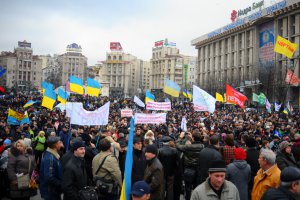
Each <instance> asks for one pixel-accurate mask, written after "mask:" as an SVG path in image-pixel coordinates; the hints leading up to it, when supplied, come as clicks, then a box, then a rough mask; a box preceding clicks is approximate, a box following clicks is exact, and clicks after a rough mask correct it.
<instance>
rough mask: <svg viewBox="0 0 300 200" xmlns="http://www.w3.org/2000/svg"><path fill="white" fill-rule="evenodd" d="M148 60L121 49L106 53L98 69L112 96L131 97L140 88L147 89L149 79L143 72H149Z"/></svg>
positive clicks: (140, 90)
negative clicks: (100, 67) (101, 66)
mask: <svg viewBox="0 0 300 200" xmlns="http://www.w3.org/2000/svg"><path fill="white" fill-rule="evenodd" d="M149 66H150V65H149V62H146V61H142V60H140V59H137V57H136V56H133V55H131V54H128V53H124V52H123V51H111V52H108V53H107V54H106V60H105V61H103V68H102V69H101V70H100V72H101V75H100V77H101V79H102V80H103V82H108V83H109V93H110V96H112V97H132V96H134V95H139V94H140V93H142V90H144V89H149V88H148V86H149V79H148V77H144V76H143V73H144V72H145V73H148V72H149Z"/></svg>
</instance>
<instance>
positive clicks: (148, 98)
mask: <svg viewBox="0 0 300 200" xmlns="http://www.w3.org/2000/svg"><path fill="white" fill-rule="evenodd" d="M154 100H155V96H154V94H152V93H151V92H149V91H148V90H146V96H145V104H147V103H148V102H149V101H154Z"/></svg>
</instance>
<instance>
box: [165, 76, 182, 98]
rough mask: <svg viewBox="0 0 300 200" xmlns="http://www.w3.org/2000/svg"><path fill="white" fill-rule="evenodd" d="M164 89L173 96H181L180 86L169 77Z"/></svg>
mask: <svg viewBox="0 0 300 200" xmlns="http://www.w3.org/2000/svg"><path fill="white" fill-rule="evenodd" d="M163 91H164V93H166V94H169V95H171V96H173V97H179V93H180V87H179V85H178V84H177V83H175V82H173V81H171V80H169V79H168V80H166V81H165V86H164V88H163Z"/></svg>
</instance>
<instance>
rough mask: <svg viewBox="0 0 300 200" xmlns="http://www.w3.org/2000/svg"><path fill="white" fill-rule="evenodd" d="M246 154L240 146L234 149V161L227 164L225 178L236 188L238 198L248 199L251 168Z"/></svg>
mask: <svg viewBox="0 0 300 200" xmlns="http://www.w3.org/2000/svg"><path fill="white" fill-rule="evenodd" d="M246 158H247V154H246V151H245V150H244V149H242V148H240V147H239V148H236V149H235V150H234V161H233V162H232V163H230V164H229V165H228V166H227V180H228V181H231V182H232V183H233V184H234V185H235V186H236V187H237V189H238V191H239V194H240V199H245V200H247V199H248V184H249V181H250V179H251V168H250V165H249V164H248V163H247V161H246Z"/></svg>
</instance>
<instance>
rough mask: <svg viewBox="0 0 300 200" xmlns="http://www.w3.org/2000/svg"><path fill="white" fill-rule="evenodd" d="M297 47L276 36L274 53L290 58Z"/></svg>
mask: <svg viewBox="0 0 300 200" xmlns="http://www.w3.org/2000/svg"><path fill="white" fill-rule="evenodd" d="M297 47H298V44H296V43H292V42H290V41H288V40H287V39H285V38H283V37H280V36H279V35H278V36H277V40H276V44H275V47H274V51H275V52H276V53H280V54H282V55H285V56H286V57H288V58H292V57H293V55H294V53H295V51H296V49H297Z"/></svg>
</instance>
